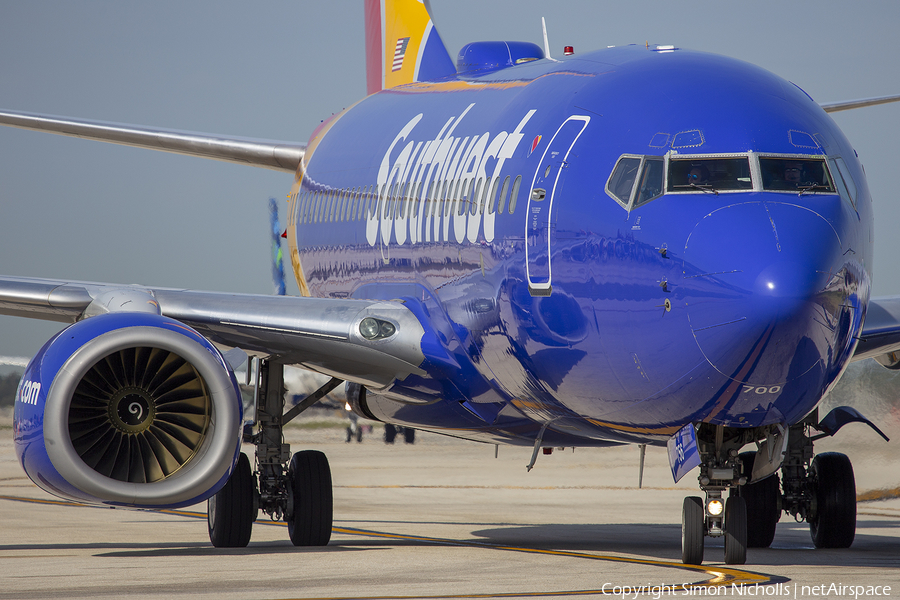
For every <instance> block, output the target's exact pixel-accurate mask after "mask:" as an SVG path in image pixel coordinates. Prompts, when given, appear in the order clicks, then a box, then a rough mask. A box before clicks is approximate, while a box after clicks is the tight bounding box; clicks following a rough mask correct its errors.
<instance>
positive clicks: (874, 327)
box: [853, 296, 900, 362]
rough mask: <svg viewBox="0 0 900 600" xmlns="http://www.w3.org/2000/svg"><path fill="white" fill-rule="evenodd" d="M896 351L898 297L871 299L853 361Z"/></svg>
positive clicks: (898, 344)
mask: <svg viewBox="0 0 900 600" xmlns="http://www.w3.org/2000/svg"><path fill="white" fill-rule="evenodd" d="M897 350H900V297H898V296H890V297H884V298H872V299H871V300H869V308H868V309H867V311H866V322H865V324H864V325H863V330H862V333H861V334H860V340H859V343H858V344H857V345H856V352H854V353H853V360H854V361H856V360H863V359H866V358H876V357H879V356H885V355H887V354H890V353H891V352H896V351H897ZM879 362H880V361H879Z"/></svg>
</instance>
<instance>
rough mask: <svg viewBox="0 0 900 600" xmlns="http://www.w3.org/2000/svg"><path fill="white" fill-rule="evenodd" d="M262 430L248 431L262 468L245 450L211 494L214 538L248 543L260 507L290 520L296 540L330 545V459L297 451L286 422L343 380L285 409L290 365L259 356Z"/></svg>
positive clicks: (220, 542)
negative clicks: (286, 439)
mask: <svg viewBox="0 0 900 600" xmlns="http://www.w3.org/2000/svg"><path fill="white" fill-rule="evenodd" d="M257 377H259V381H258V388H257V407H256V422H257V424H258V430H257V433H255V434H253V433H252V432H250V433H248V432H246V431H245V433H244V441H245V442H250V443H252V444H255V445H256V463H257V469H258V470H257V471H256V472H255V473H254V472H253V471H252V470H251V467H250V460H249V459H248V458H247V455H246V454H243V453H241V455H240V456H239V457H238V462H237V465H236V467H235V469H234V472H233V473H232V474H231V478H230V479H229V480H228V483H226V484H225V486H224V487H223V488H222V489H221V490H219V492H218V493H216V495H215V496H213V497H212V498H210V499H209V500H208V506H207V514H208V524H209V540H210V542H212V544H213V546H215V547H217V548H236V547H244V546H246V545H247V544H249V543H250V532H251V529H252V526H253V522H254V521H255V520H256V517H257V514H258V512H259V510H262V511H263V512H265V513H267V514H268V515H269V516H270V517H271V518H272V519H273V520H275V521H280V520H284V521H286V522H287V526H288V534H289V535H290V538H291V542H292V543H293V544H294V545H295V546H324V545H326V544H328V541H329V540H330V539H331V524H332V508H333V500H332V491H331V470H330V468H329V466H328V459H327V458H325V455H324V454H322V453H321V452H318V451H315V450H304V451H302V452H297V453H295V454H294V455H293V456H292V455H291V451H290V446H289V445H288V444H284V443H282V442H283V440H284V437H283V435H282V428H283V426H284V424H286V423H287V422H288V421H290V420H291V419H293V418H294V417H295V416H297V415H298V414H300V413H301V412H302V411H303V410H306V409H307V408H309V407H310V406H312V405H313V404H315V403H316V402H317V401H318V400H319V399H321V398H322V397H323V396H325V394H327V393H328V392H330V391H331V390H333V389H334V388H335V387H337V386H338V384H340V383H341V380H339V379H332V380H330V381H329V382H328V383H326V384H325V385H324V386H322V387H321V388H320V389H319V390H318V391H316V392H315V393H313V394H310V395H309V396H307V398H306V399H304V400H303V401H302V402H300V404H298V405H297V406H295V407H294V408H292V409H291V410H290V411H289V412H287V413H284V365H283V364H280V363H278V362H274V361H259V369H258V373H257Z"/></svg>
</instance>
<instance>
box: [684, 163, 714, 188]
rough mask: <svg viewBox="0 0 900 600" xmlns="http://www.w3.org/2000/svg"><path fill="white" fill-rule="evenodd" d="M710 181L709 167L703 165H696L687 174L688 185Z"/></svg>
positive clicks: (703, 183)
mask: <svg viewBox="0 0 900 600" xmlns="http://www.w3.org/2000/svg"><path fill="white" fill-rule="evenodd" d="M707 183H709V169H707V168H706V167H704V166H703V165H694V166H692V167H691V171H690V172H689V173H688V176H687V184H688V185H705V184H707Z"/></svg>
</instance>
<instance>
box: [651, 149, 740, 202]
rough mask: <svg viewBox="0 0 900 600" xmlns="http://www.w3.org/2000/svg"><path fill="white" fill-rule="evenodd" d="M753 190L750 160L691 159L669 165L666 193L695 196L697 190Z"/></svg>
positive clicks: (672, 161) (674, 160)
mask: <svg viewBox="0 0 900 600" xmlns="http://www.w3.org/2000/svg"><path fill="white" fill-rule="evenodd" d="M750 189H753V180H752V179H751V178H750V159H749V158H748V157H746V156H742V157H740V158H700V159H697V158H690V159H674V158H673V159H671V160H670V161H669V179H668V186H667V191H669V192H694V191H698V190H702V191H708V192H710V193H713V192H715V193H718V192H721V191H734V190H750Z"/></svg>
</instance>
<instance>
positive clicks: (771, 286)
mask: <svg viewBox="0 0 900 600" xmlns="http://www.w3.org/2000/svg"><path fill="white" fill-rule="evenodd" d="M766 285H767V286H769V289H770V290H774V289H775V284H774V283H772V282H771V281H770V282H769V283H767V284H766Z"/></svg>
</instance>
